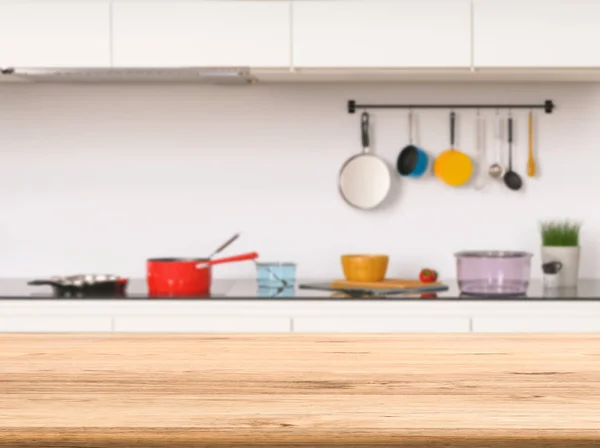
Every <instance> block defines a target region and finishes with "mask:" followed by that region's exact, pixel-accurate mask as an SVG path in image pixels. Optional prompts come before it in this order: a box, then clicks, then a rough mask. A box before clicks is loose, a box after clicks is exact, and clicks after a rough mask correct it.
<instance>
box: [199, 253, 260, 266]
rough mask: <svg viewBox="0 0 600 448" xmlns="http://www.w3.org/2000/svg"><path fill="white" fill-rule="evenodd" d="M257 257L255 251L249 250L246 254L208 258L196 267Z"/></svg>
mask: <svg viewBox="0 0 600 448" xmlns="http://www.w3.org/2000/svg"><path fill="white" fill-rule="evenodd" d="M257 258H258V253H257V252H249V253H247V254H241V255H234V256H232V257H225V258H217V259H216V260H209V261H206V262H202V263H199V264H198V265H197V268H198V269H202V268H205V267H206V266H212V265H213V264H221V263H232V262H234V261H245V260H256V259H257Z"/></svg>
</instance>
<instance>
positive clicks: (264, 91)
mask: <svg viewBox="0 0 600 448" xmlns="http://www.w3.org/2000/svg"><path fill="white" fill-rule="evenodd" d="M348 99H355V100H357V101H358V102H359V103H377V102H380V103H473V102H477V103H504V102H513V103H527V104H529V103H542V102H543V101H544V100H546V99H552V100H554V101H555V103H556V105H557V108H556V110H555V112H554V113H553V114H550V115H547V114H544V113H543V111H536V138H535V141H536V151H537V154H536V156H537V162H538V170H539V173H540V174H539V177H538V178H536V179H528V178H525V177H524V178H525V188H524V190H523V191H521V192H513V191H509V190H507V189H506V188H504V187H503V186H502V185H500V184H498V183H492V181H490V185H488V187H487V188H486V190H484V191H481V192H480V191H476V190H474V189H473V188H465V187H463V188H460V189H455V188H452V187H448V186H445V185H444V184H442V183H440V182H439V181H437V180H436V179H434V178H430V179H419V180H413V179H404V178H399V176H397V175H394V194H393V198H392V201H390V203H388V204H387V205H386V207H384V208H382V209H380V210H376V211H359V210H355V209H353V208H351V207H349V206H348V205H346V204H345V203H344V202H343V200H342V199H341V197H340V195H339V193H338V190H337V176H338V171H339V169H340V167H341V165H342V164H343V162H344V161H345V160H346V159H347V158H348V157H350V156H352V155H353V154H355V153H357V152H359V151H360V150H361V145H360V133H359V121H360V113H357V114H355V115H349V114H348V113H347V112H346V102H347V100H348ZM0 105H1V107H0V148H1V151H2V155H3V158H2V163H0V192H1V194H0V208H1V210H2V212H3V217H4V219H3V220H2V222H1V224H0V276H2V277H15V276H17V277H21V276H24V277H31V276H44V275H52V274H71V273H78V272H110V273H116V274H121V275H128V276H134V277H142V276H144V274H145V259H146V258H147V257H152V256H205V255H207V254H208V253H210V252H211V251H212V250H213V249H214V248H215V247H216V246H217V245H219V243H221V242H222V241H224V240H225V239H227V238H228V237H229V236H230V235H232V234H233V233H235V232H237V231H240V232H241V233H242V237H241V238H240V240H238V242H236V243H235V245H234V246H232V247H231V248H230V249H228V250H227V254H234V253H239V252H245V251H252V250H256V251H258V252H259V253H260V254H261V259H262V260H279V261H296V262H297V263H298V276H299V277H303V278H315V277H338V276H340V275H341V268H340V262H339V256H340V254H342V253H359V252H377V253H386V254H389V255H390V256H391V264H390V267H389V275H391V276H416V275H417V273H418V270H419V269H420V268H421V267H425V266H429V267H432V268H436V269H438V270H439V271H440V273H441V275H442V277H443V278H452V277H454V276H455V263H454V257H453V253H454V252H455V251H457V250H463V249H519V250H529V251H532V252H533V253H534V254H535V258H534V260H533V272H532V275H533V276H534V277H540V276H541V275H540V274H541V270H540V268H539V265H540V257H539V245H540V239H539V234H538V222H539V220H540V219H544V218H554V217H557V218H562V217H568V218H573V219H581V220H583V221H584V227H583V230H582V237H583V238H582V246H583V249H582V264H581V276H582V277H600V208H596V207H597V205H598V203H599V202H598V199H597V198H598V196H597V195H598V191H600V176H599V175H598V172H599V171H600V149H599V148H600V125H599V123H600V85H599V84H570V83H562V84H561V83H557V84H471V85H467V84H396V85H391V84H389V85H387V84H386V85H384V84H379V85H374V84H370V85H369V84H362V85H360V84H330V85H326V84H305V85H259V86H251V87H245V86H243V87H240V86H234V87H215V86H192V85H0ZM359 112H360V111H359ZM456 112H457V118H458V122H457V125H458V130H457V147H459V148H461V149H463V150H464V151H465V152H467V153H469V154H471V155H473V156H475V149H474V143H475V111H471V110H457V111H456ZM483 113H484V114H485V116H486V117H487V118H488V123H487V124H488V128H487V129H488V137H489V139H488V141H489V142H490V144H488V150H490V151H493V150H494V149H495V148H494V147H493V146H491V134H492V124H493V123H492V122H493V119H494V117H495V114H496V111H494V110H489V111H485V112H483ZM501 113H503V114H506V111H501ZM527 113H528V111H527V110H515V111H514V112H513V116H514V118H515V120H516V123H515V125H516V135H515V139H516V144H515V147H514V150H515V169H516V170H517V171H518V172H519V173H520V174H521V175H523V176H525V172H526V160H527ZM417 116H418V121H419V130H420V132H419V134H420V135H419V136H418V139H417V143H419V144H420V145H421V146H422V147H423V148H424V149H426V150H427V151H428V152H430V153H432V154H437V153H439V152H441V151H442V150H444V149H446V148H447V147H448V146H449V129H448V128H449V111H448V110H419V111H417ZM371 123H372V147H373V149H374V151H376V152H377V154H379V155H381V156H383V157H384V158H385V159H387V160H388V161H389V162H390V166H391V168H392V169H395V160H396V157H397V154H398V151H399V149H400V148H402V147H403V146H404V145H406V144H407V143H408V133H407V111H406V110H373V111H371ZM492 154H493V153H492V152H490V155H492ZM505 156H506V154H505ZM488 164H489V162H488V163H486V169H487V165H488ZM394 173H395V171H394ZM214 273H215V276H216V277H221V278H231V277H252V276H254V266H253V265H252V264H251V263H247V262H246V263H239V264H230V265H222V266H219V267H215V268H214Z"/></svg>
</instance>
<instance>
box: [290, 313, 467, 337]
mask: <svg viewBox="0 0 600 448" xmlns="http://www.w3.org/2000/svg"><path fill="white" fill-rule="evenodd" d="M293 331H294V332H295V333H467V332H469V331H470V320H469V318H468V317H370V316H367V317H354V316H348V317H338V316H336V317H297V318H294V319H293Z"/></svg>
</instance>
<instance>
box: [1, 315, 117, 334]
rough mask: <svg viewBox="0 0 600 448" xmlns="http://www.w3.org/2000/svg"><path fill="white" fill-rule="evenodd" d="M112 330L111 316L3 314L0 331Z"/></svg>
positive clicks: (90, 331) (67, 331) (92, 331)
mask: <svg viewBox="0 0 600 448" xmlns="http://www.w3.org/2000/svg"><path fill="white" fill-rule="evenodd" d="M110 331H112V318H111V317H108V316H106V317H104V316H98V317H91V316H77V315H63V316H2V317H0V333H39V332H41V333H63V332H64V333H72V332H77V333H97V332H110Z"/></svg>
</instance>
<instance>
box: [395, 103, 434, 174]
mask: <svg viewBox="0 0 600 448" xmlns="http://www.w3.org/2000/svg"><path fill="white" fill-rule="evenodd" d="M408 132H409V144H408V145H407V146H405V147H404V148H403V149H402V150H401V151H400V154H398V160H397V162H396V169H397V170H398V173H399V174H400V175H401V176H408V177H421V176H422V175H423V174H424V173H425V171H426V170H427V165H428V163H429V158H428V157H427V153H426V152H425V151H423V150H422V149H421V148H419V147H418V146H415V145H414V144H413V111H412V109H411V110H410V111H409V112H408Z"/></svg>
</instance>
